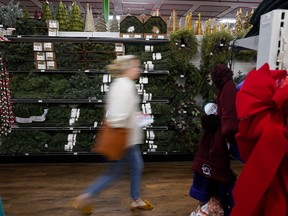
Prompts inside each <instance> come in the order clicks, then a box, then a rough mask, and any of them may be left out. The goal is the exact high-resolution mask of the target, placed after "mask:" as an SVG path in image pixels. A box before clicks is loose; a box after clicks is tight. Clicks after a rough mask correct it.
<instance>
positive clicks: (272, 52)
mask: <svg viewBox="0 0 288 216" xmlns="http://www.w3.org/2000/svg"><path fill="white" fill-rule="evenodd" d="M281 34H282V36H284V37H285V38H286V39H287V37H288V10H280V9H277V10H273V11H270V12H268V13H266V14H263V15H262V16H261V19H260V31H259V40H258V53H257V66H256V67H257V69H258V68H260V67H261V66H262V65H263V64H264V63H268V64H269V66H270V68H271V69H273V70H275V69H279V62H277V61H278V55H279V54H280V53H281V51H282V50H281V49H282V48H284V46H285V42H284V41H282V40H281ZM286 46H287V45H286ZM287 51H288V50H287V49H286V52H285V54H284V55H285V56H284V59H287V58H288V52H287Z"/></svg>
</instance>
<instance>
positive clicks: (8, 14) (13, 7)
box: [0, 0, 23, 28]
mask: <svg viewBox="0 0 288 216" xmlns="http://www.w3.org/2000/svg"><path fill="white" fill-rule="evenodd" d="M22 16H23V11H22V9H21V8H20V2H18V3H17V4H14V1H13V0H11V1H10V2H9V4H8V5H7V6H1V7H0V23H1V24H3V26H4V27H5V28H7V27H14V28H15V24H16V20H17V19H18V18H21V17H22Z"/></svg>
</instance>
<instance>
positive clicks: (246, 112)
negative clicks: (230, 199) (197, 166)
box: [231, 64, 288, 216]
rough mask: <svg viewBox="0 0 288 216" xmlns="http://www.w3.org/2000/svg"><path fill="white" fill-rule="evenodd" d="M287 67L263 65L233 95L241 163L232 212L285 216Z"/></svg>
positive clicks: (246, 215) (287, 183) (287, 181)
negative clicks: (282, 68)
mask: <svg viewBox="0 0 288 216" xmlns="http://www.w3.org/2000/svg"><path fill="white" fill-rule="evenodd" d="M286 76H287V71H284V70H275V71H273V70H270V69H269V65H268V64H265V65H263V66H262V67H261V68H260V69H259V70H253V71H251V72H249V74H248V75H247V77H246V79H245V82H244V84H243V86H242V88H241V90H240V91H239V92H238V94H237V98H236V108H237V114H238V117H239V118H240V119H241V121H240V124H239V133H238V134H237V136H236V138H237V144H238V147H239V151H240V154H241V157H242V158H243V159H244V160H245V161H246V163H245V166H244V167H243V169H242V172H241V174H240V176H239V178H238V180H237V182H236V184H235V187H234V190H233V196H234V201H235V207H234V208H233V210H232V214H231V215H232V216H272V215H277V216H287V215H288V210H287V199H288V198H287V194H288V132H287V113H288V112H287V111H288V103H287V102H288V85H286V86H284V87H281V82H283V80H284V79H285V78H286Z"/></svg>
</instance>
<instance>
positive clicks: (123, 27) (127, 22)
mask: <svg viewBox="0 0 288 216" xmlns="http://www.w3.org/2000/svg"><path fill="white" fill-rule="evenodd" d="M132 26H134V32H133V33H143V32H144V25H143V23H142V22H141V21H140V20H139V19H138V18H137V17H135V16H126V17H125V18H124V19H123V20H122V22H120V32H121V33H129V32H128V29H129V27H132ZM131 33H132V32H131Z"/></svg>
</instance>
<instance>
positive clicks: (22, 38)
mask: <svg viewBox="0 0 288 216" xmlns="http://www.w3.org/2000/svg"><path fill="white" fill-rule="evenodd" d="M7 39H8V40H10V42H74V43H75V42H76V43H77V42H78V43H85V42H86V43H87V42H94V43H125V44H146V45H149V44H151V45H152V44H162V43H168V42H169V39H144V38H107V37H57V36H27V35H25V36H22V35H16V36H13V35H12V36H7Z"/></svg>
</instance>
